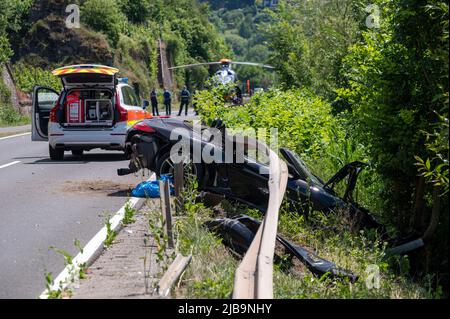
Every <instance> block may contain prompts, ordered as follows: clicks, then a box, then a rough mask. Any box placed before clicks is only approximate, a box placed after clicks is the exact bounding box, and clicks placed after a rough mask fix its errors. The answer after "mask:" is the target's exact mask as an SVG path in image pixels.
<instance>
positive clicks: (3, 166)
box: [0, 161, 20, 169]
mask: <svg viewBox="0 0 450 319" xmlns="http://www.w3.org/2000/svg"><path fill="white" fill-rule="evenodd" d="M19 163H20V161H14V162H11V163H8V164H5V165H2V166H0V169H1V168H5V167H8V166H13V165H16V164H19Z"/></svg>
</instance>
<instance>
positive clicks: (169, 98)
mask: <svg viewBox="0 0 450 319" xmlns="http://www.w3.org/2000/svg"><path fill="white" fill-rule="evenodd" d="M163 96H164V105H165V106H166V115H167V116H171V115H172V94H170V92H169V91H168V90H167V89H164V94H163Z"/></svg>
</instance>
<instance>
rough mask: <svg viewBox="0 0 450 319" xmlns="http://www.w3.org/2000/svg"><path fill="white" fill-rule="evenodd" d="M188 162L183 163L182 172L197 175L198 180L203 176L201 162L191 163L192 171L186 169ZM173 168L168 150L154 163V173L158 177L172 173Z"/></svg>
mask: <svg viewBox="0 0 450 319" xmlns="http://www.w3.org/2000/svg"><path fill="white" fill-rule="evenodd" d="M188 165H189V164H186V165H185V172H184V174H185V175H186V176H187V175H194V176H196V177H197V180H198V181H199V182H200V181H201V180H202V178H203V173H204V172H203V166H202V165H201V164H191V167H192V171H191V172H188V171H187V166H188ZM173 172H174V168H173V163H172V160H171V159H170V152H167V153H165V154H164V155H162V156H161V157H160V158H159V159H158V162H157V163H156V175H157V176H158V177H161V176H162V175H166V174H173Z"/></svg>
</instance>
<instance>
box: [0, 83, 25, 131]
mask: <svg viewBox="0 0 450 319" xmlns="http://www.w3.org/2000/svg"><path fill="white" fill-rule="evenodd" d="M29 123H30V119H29V118H28V117H26V116H23V115H22V114H21V113H20V112H19V110H17V109H15V108H14V107H13V106H12V105H11V92H9V90H8V88H7V87H6V86H5V85H4V84H3V83H2V82H0V127H4V126H16V125H25V124H29Z"/></svg>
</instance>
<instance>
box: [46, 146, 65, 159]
mask: <svg viewBox="0 0 450 319" xmlns="http://www.w3.org/2000/svg"><path fill="white" fill-rule="evenodd" d="M48 152H49V154H50V159H51V160H52V161H62V160H64V149H54V148H53V147H52V146H51V145H48Z"/></svg>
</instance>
